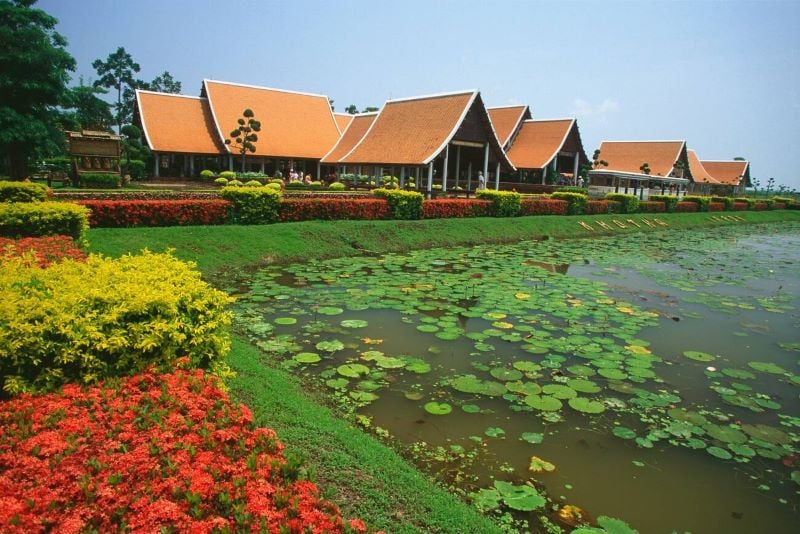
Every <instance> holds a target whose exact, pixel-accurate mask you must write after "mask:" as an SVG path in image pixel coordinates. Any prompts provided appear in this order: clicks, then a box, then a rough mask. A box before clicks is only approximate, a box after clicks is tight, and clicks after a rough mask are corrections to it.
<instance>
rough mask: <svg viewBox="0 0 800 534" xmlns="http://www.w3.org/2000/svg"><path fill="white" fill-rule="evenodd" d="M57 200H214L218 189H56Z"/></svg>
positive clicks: (217, 194) (54, 195)
mask: <svg viewBox="0 0 800 534" xmlns="http://www.w3.org/2000/svg"><path fill="white" fill-rule="evenodd" d="M53 197H55V199H56V200H214V199H217V198H219V193H218V192H217V191H56V192H55V193H53Z"/></svg>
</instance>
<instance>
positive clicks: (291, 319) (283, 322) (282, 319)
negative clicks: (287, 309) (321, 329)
mask: <svg viewBox="0 0 800 534" xmlns="http://www.w3.org/2000/svg"><path fill="white" fill-rule="evenodd" d="M273 322H274V323H275V324H280V325H290V324H295V323H296V322H297V319H296V318H294V317H278V318H277V319H275V320H274V321H273Z"/></svg>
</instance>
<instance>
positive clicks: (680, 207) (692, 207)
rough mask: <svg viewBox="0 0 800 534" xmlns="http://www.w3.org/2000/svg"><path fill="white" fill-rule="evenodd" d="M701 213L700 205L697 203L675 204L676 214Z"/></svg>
mask: <svg viewBox="0 0 800 534" xmlns="http://www.w3.org/2000/svg"><path fill="white" fill-rule="evenodd" d="M695 211H700V204H698V203H697V202H683V201H681V202H678V203H677V204H675V212H676V213H688V212H695Z"/></svg>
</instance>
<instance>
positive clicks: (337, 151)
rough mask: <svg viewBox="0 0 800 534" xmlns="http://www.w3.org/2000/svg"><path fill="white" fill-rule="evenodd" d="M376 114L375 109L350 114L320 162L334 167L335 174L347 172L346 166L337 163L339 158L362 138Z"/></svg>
mask: <svg viewBox="0 0 800 534" xmlns="http://www.w3.org/2000/svg"><path fill="white" fill-rule="evenodd" d="M377 116H378V112H377V111H376V112H374V113H361V114H358V115H350V117H351V119H350V122H349V124H348V125H347V127H346V128H345V129H344V131H343V132H342V136H341V137H340V138H339V142H338V143H336V145H334V147H333V148H332V149H331V150H330V152H328V153H327V154H325V155H324V156H323V157H322V164H323V165H327V166H334V167H336V170H337V174H339V175H341V174H347V166H346V165H339V160H341V159H342V158H343V157H344V156H346V155H347V154H348V153H349V152H350V151H351V150H353V148H355V146H356V145H357V144H358V142H359V141H361V139H363V138H364V134H366V133H367V130H369V128H370V126H372V123H373V122H374V121H375V117H377ZM352 174H355V173H352ZM359 174H360V173H359Z"/></svg>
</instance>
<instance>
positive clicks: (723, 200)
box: [710, 197, 734, 211]
mask: <svg viewBox="0 0 800 534" xmlns="http://www.w3.org/2000/svg"><path fill="white" fill-rule="evenodd" d="M710 200H711V202H719V203H722V204H725V211H732V210H733V202H734V200H733V199H732V198H731V197H711V199H710Z"/></svg>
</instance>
